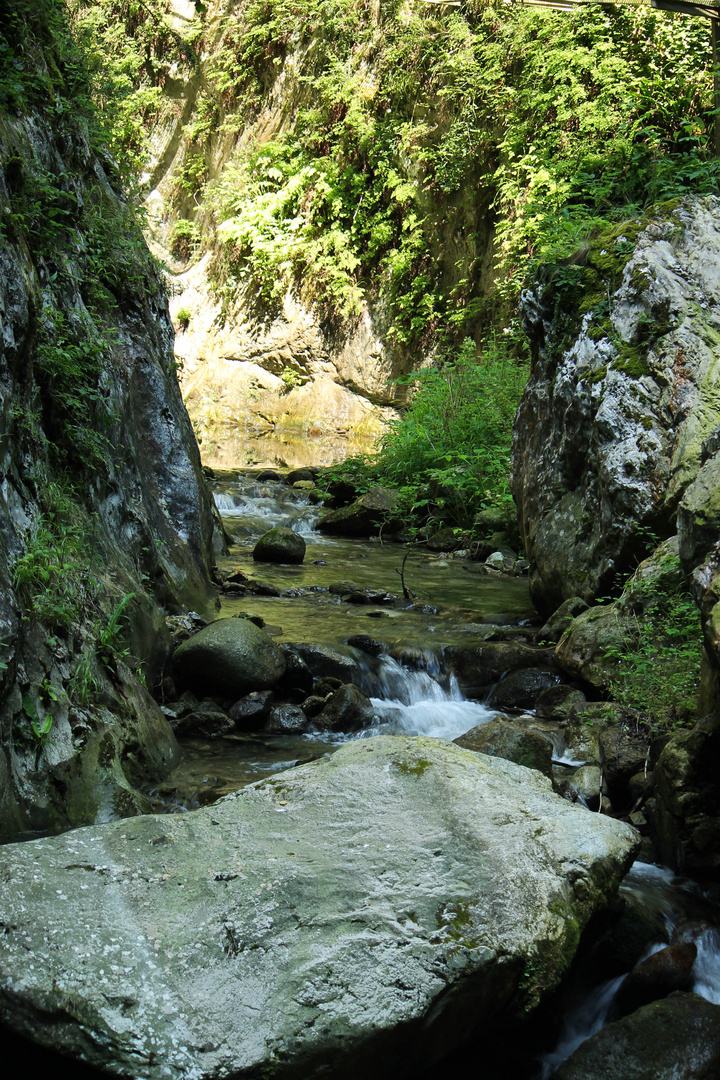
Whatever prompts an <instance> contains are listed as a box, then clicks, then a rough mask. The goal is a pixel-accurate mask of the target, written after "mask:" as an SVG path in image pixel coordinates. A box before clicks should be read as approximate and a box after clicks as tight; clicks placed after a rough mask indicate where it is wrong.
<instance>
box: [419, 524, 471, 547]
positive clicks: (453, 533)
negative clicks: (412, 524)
mask: <svg viewBox="0 0 720 1080" xmlns="http://www.w3.org/2000/svg"><path fill="white" fill-rule="evenodd" d="M467 540H468V534H467V533H463V531H462V529H453V528H450V527H447V528H444V529H439V530H438V531H437V532H436V533H433V534H432V536H431V537H430V538H429V539H428V542H427V548H428V551H457V550H458V549H459V548H462V547H466V546H467Z"/></svg>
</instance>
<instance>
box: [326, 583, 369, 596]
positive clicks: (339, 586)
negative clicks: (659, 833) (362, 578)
mask: <svg viewBox="0 0 720 1080" xmlns="http://www.w3.org/2000/svg"><path fill="white" fill-rule="evenodd" d="M360 591H361V590H360V586H359V585H356V584H355V582H354V581H350V580H349V579H345V580H343V581H333V582H332V583H331V584H330V585H329V586H328V592H331V593H332V594H333V596H347V595H348V594H349V593H356V592H360Z"/></svg>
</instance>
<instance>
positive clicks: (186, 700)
mask: <svg viewBox="0 0 720 1080" xmlns="http://www.w3.org/2000/svg"><path fill="white" fill-rule="evenodd" d="M199 704H200V702H199V700H198V699H197V698H196V697H195V695H194V694H193V693H192V691H191V690H186V691H185V693H184V694H181V696H180V697H179V698H178V700H177V701H168V702H167V704H166V705H161V706H160V711H161V712H162V713H163V715H164V716H166V717H167V718H168V720H169V721H170V723H171V724H172V722H173V720H181V719H182V718H183V716H187V714H188V713H189V712H192V711H193V709H196V708H197V707H198V705H199Z"/></svg>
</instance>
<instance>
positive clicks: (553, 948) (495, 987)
mask: <svg viewBox="0 0 720 1080" xmlns="http://www.w3.org/2000/svg"><path fill="white" fill-rule="evenodd" d="M635 849H636V839H635V834H634V832H633V830H631V829H630V828H629V827H628V826H626V825H624V824H622V823H621V822H618V821H613V820H610V819H607V818H604V817H601V816H600V815H592V814H588V813H587V812H586V811H585V810H583V809H581V808H577V807H573V806H572V805H570V804H569V803H568V802H566V801H564V800H563V799H561V798H559V797H558V796H556V795H554V794H553V793H552V791H551V788H550V783H549V781H548V780H546V779H545V778H544V777H542V776H540V775H539V774H538V773H536V772H531V771H529V770H527V769H523V768H521V767H520V766H517V765H513V764H512V763H510V762H507V761H502V760H500V759H497V758H488V757H486V756H484V755H480V754H473V753H470V752H469V751H466V750H461V749H459V748H458V747H456V746H451V745H448V744H447V743H444V742H442V741H441V740H435V739H426V738H415V739H413V738H401V737H381V738H375V739H367V740H357V741H355V742H352V743H349V744H347V745H345V746H344V747H342V748H341V749H340V750H339V751H337V753H335V754H333V755H332V756H331V757H329V758H325V759H321V760H318V761H316V762H314V763H312V764H310V765H303V766H300V767H298V768H295V769H291V770H289V771H288V772H285V773H283V774H282V775H280V776H276V777H274V778H273V779H272V780H268V781H263V782H261V783H259V784H255V785H252V786H251V787H249V788H245V789H243V790H242V791H240V792H238V793H237V794H236V795H234V796H231V797H228V798H226V799H223V800H222V801H220V802H219V803H217V804H216V805H214V806H211V807H207V808H205V809H202V810H197V811H195V812H193V813H189V814H183V815H180V816H179V817H175V818H168V817H163V816H147V817H142V818H136V819H133V820H130V821H123V822H117V823H112V824H108V825H101V826H93V827H90V828H87V829H83V830H80V831H77V832H73V833H67V834H65V835H63V836H58V837H53V838H49V839H44V840H40V841H33V842H31V843H27V844H22V845H12V846H9V847H5V848H2V849H0V876H1V877H2V880H4V881H7V882H12V888H5V889H4V890H3V892H2V895H1V896H0V920H2V923H3V925H4V926H5V928H6V932H5V933H4V934H3V936H2V938H0V978H1V979H2V986H3V996H2V1018H3V1021H4V1022H5V1023H6V1024H8V1025H10V1026H11V1027H12V1028H14V1029H15V1030H16V1031H18V1032H21V1033H22V1034H25V1035H28V1036H29V1037H30V1038H32V1039H34V1040H36V1041H38V1042H40V1043H43V1044H45V1045H51V1046H53V1047H55V1048H57V1049H59V1050H61V1051H62V1052H63V1053H66V1054H69V1055H71V1056H76V1057H80V1056H82V1058H83V1060H85V1061H86V1062H88V1063H90V1064H91V1065H93V1066H96V1067H99V1068H101V1069H103V1070H106V1071H109V1072H113V1073H116V1074H120V1075H126V1076H127V1075H130V1076H133V1077H143V1078H146V1080H155V1078H157V1080H160V1078H161V1077H165V1076H167V1073H168V1070H170V1071H171V1072H172V1073H173V1074H176V1075H182V1076H193V1077H195V1078H196V1080H206V1078H207V1080H210V1078H220V1077H222V1076H240V1075H247V1076H253V1075H254V1076H260V1075H262V1073H263V1072H265V1073H266V1074H270V1073H272V1072H274V1071H278V1073H279V1071H280V1070H282V1075H283V1076H285V1077H288V1078H298V1080H300V1078H303V1080H309V1078H310V1077H314V1076H317V1077H320V1076H326V1077H336V1076H342V1077H343V1078H347V1080H365V1078H366V1077H367V1076H368V1075H375V1074H376V1073H380V1072H381V1073H382V1075H388V1076H390V1075H393V1076H397V1077H404V1076H410V1075H413V1074H415V1073H417V1072H418V1071H420V1069H421V1068H427V1067H428V1066H431V1065H432V1064H433V1062H434V1061H436V1060H437V1059H438V1058H439V1057H440V1056H442V1054H443V1053H446V1052H447V1051H448V1050H450V1049H452V1048H453V1046H455V1045H458V1044H460V1043H461V1042H463V1041H465V1040H467V1039H468V1038H469V1037H470V1036H471V1035H476V1034H477V1033H478V1032H484V1033H486V1034H488V1033H491V1032H492V1030H493V1026H494V1025H495V1023H496V1021H497V1018H498V1017H499V1016H500V1015H501V1014H502V1015H503V1018H504V1019H511V1018H512V1017H513V1016H519V1015H520V1014H522V1013H523V1012H524V1011H526V1010H527V1009H529V1008H532V1007H533V1006H534V1005H535V1004H536V1003H537V1001H538V1000H539V999H540V998H541V997H542V996H543V995H544V994H545V993H546V992H547V991H548V990H550V989H552V988H553V987H554V986H556V985H557V982H558V980H559V978H560V976H561V975H562V974H563V972H564V971H565V970H566V968H567V966H568V964H569V963H570V961H571V959H572V957H573V954H574V952H575V949H576V947H577V942H578V938H579V934H580V931H581V930H582V928H583V927H584V926H585V924H586V923H587V921H588V919H589V918H590V916H591V915H592V914H593V913H594V912H595V911H597V910H598V908H601V907H602V906H603V905H605V904H607V903H608V902H609V901H610V900H611V898H612V896H613V895H614V893H615V890H616V888H617V884H618V882H619V880H620V878H621V877H622V875H623V873H624V872H625V870H626V869H627V867H628V865H629V863H630V862H631V860H632V858H633V855H634V852H635ZM390 880H391V881H392V885H391V887H389V885H388V882H389V881H390ZM80 884H82V885H83V886H85V888H83V889H80V888H79V887H78V886H79V885H80ZM58 890H60V897H59V894H58ZM718 1011H720V1010H718ZM379 1039H380V1040H381V1047H382V1054H381V1055H380V1057H378V1045H379V1043H378V1040H379Z"/></svg>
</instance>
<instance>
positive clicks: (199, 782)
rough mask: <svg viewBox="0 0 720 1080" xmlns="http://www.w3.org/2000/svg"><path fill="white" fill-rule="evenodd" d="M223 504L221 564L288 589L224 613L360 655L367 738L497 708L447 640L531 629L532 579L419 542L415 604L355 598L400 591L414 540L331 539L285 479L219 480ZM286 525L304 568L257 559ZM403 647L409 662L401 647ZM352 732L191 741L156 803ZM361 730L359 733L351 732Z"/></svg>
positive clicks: (230, 783) (208, 788) (211, 792)
mask: <svg viewBox="0 0 720 1080" xmlns="http://www.w3.org/2000/svg"><path fill="white" fill-rule="evenodd" d="M214 497H215V503H216V506H217V508H218V510H219V511H220V514H221V516H222V519H223V524H224V526H225V529H226V531H227V532H228V534H229V535H230V536H231V537H232V539H233V544H232V545H231V548H230V553H229V555H228V556H227V557H225V558H224V559H223V560H222V562H221V569H222V570H223V571H225V572H227V573H231V572H235V573H237V572H240V573H241V574H242V575H245V576H246V577H247V579H248V584H249V585H250V586H251V587H253V588H254V587H256V586H257V585H258V583H260V585H261V586H265V587H268V591H270V592H275V593H279V594H280V595H262V596H257V595H240V596H237V597H227V596H226V597H224V598H223V600H222V609H221V612H220V615H221V617H229V616H233V615H238V614H241V613H243V614H249V615H257V616H260V617H261V618H262V619H263V620H264V623H265V629H266V630H267V632H268V633H269V634H271V636H273V637H274V638H275V640H276V641H278V642H296V643H297V642H306V643H311V644H323V645H329V646H331V647H332V648H333V649H335V650H336V651H340V652H342V653H344V654H345V655H347V656H349V657H351V658H352V659H353V661H354V662H355V664H356V667H357V670H358V675H357V677H356V680H355V681H356V682H357V683H358V685H359V686H360V688H361V689H362V690H363V691H364V692H365V693H366V694H367V695H368V696H369V697H370V700H371V702H372V705H373V708H374V711H375V721H374V723H373V724H372V726H371V727H369V728H368V729H366V730H365V731H364V732H363V733H362V736H361V737H368V736H371V735H377V734H380V733H384V734H389V733H404V734H411V735H430V736H433V737H435V738H443V739H456V738H457V737H458V736H459V735H462V734H464V733H465V732H466V731H469V730H470V728H472V727H475V726H476V725H477V724H481V723H483V722H484V721H486V720H488V719H489V718H490V717H491V716H492V715H493V714H494V712H495V711H496V710H494V709H487V708H486V707H485V706H484V705H483V704H482V703H480V702H477V701H468V700H466V699H465V698H464V697H463V695H462V693H461V692H460V690H459V688H458V685H457V682H456V681H455V680H454V678H453V677H451V676H449V675H448V674H447V672H446V671H445V668H444V665H443V659H442V656H443V649H444V647H445V646H447V645H452V644H461V643H463V642H468V641H470V640H473V641H476V640H478V639H482V638H483V636H486V635H489V634H491V633H492V632H493V629H494V627H495V626H496V625H497V624H498V623H500V624H502V625H504V626H508V625H511V626H514V627H515V628H517V630H518V632H520V633H521V632H522V627H523V625H527V624H528V622H529V620H530V619H531V618H532V617H533V612H532V608H531V605H530V600H529V595H528V586H527V580H525V579H522V578H518V579H508V578H503V579H498V578H494V577H491V576H489V575H486V574H484V573H482V572H481V570H480V567H479V566H478V565H477V564H474V563H472V562H471V561H470V560H469V559H464V558H460V559H458V558H452V557H450V558H446V557H442V556H437V555H432V554H431V553H428V552H425V551H424V550H423V549H422V548H419V549H417V550H415V549H413V550H412V551H411V552H410V555H409V556H408V559H407V561H406V563H405V582H406V584H407V585H408V587H409V588H410V589H412V591H413V592H414V593H415V594H416V599H415V600H414V601H413V602H407V603H403V602H400V603H399V604H394V603H393V604H388V603H386V602H378V603H374V604H349V603H347V602H346V601H345V600H343V598H342V597H341V596H340V595H337V594H335V593H332V592H330V586H331V585H332V584H333V583H334V582H338V581H341V580H342V581H348V580H350V581H352V582H354V583H355V584H356V585H357V586H358V588H359V589H363V590H364V589H369V590H371V591H372V592H373V593H375V594H377V596H378V597H382V595H383V594H384V593H392V594H394V595H398V594H399V596H400V597H402V583H401V579H400V570H401V569H402V565H403V558H404V556H405V553H406V550H407V549H406V548H405V547H402V546H399V545H397V544H389V543H385V544H382V543H380V542H379V541H375V542H373V541H368V540H362V541H361V540H348V539H343V538H337V537H327V536H324V535H323V534H322V533H319V532H317V531H316V529H315V525H316V523H317V520H318V518H319V516H320V513H321V509H319V508H318V507H317V506H315V505H313V504H312V503H311V502H310V501H309V499H308V497H307V495H305V494H303V493H301V492H299V491H296V490H294V489H293V488H290V487H288V486H287V485H285V484H279V483H277V482H259V481H258V480H257V478H256V475H254V474H253V473H251V472H247V473H231V474H224V475H222V476H221V478H219V479H218V480H216V482H215V491H214ZM277 525H284V526H288V527H290V528H292V529H294V530H295V531H296V532H298V533H300V534H301V535H302V536H303V538H304V539H305V542H306V545H307V551H306V555H305V561H304V562H303V564H302V565H275V564H268V563H261V564H258V563H255V562H253V558H252V551H253V548H254V546H255V542H256V540H257V539H258V537H259V536H261V535H262V533H264V532H266V531H267V530H268V529H270V528H273V527H274V526H277ZM355 634H364V635H368V636H371V637H372V638H373V639H374V640H377V641H378V642H379V643H381V644H382V647H383V648H382V653H381V655H380V656H378V657H371V656H369V655H368V654H367V653H365V652H362V651H360V650H359V649H354V648H353V647H351V646H349V645H348V644H347V641H348V638H350V637H352V636H353V635H355ZM398 649H400V650H401V654H402V659H403V661H404V662H403V663H399V662H398V660H397V659H394V658H393V656H392V655H391V653H393V652H394V651H396V650H398ZM348 737H349V736H347V735H323V736H318V735H276V736H271V735H240V734H237V735H230V736H227V737H225V738H222V739H216V740H214V741H211V742H208V741H207V740H202V739H185V740H183V743H182V761H181V763H180V765H179V766H178V767H177V768H176V769H175V770H174V771H173V773H172V774H171V776H170V777H169V778H168V779H167V780H166V781H165V782H164V783H163V784H161V785H160V786H158V787H156V788H154V789H153V790H152V791H151V792H150V795H151V797H152V798H153V799H154V800H155V809H157V810H173V811H176V810H178V809H183V810H191V809H195V808H196V807H198V806H202V805H205V804H207V803H208V802H211V801H213V800H214V799H217V798H219V797H221V796H222V795H226V794H229V793H230V792H231V791H234V790H236V789H237V788H239V787H241V786H243V785H245V784H248V783H252V782H253V781H255V780H259V779H263V778H264V777H266V776H268V775H270V774H271V773H274V772H277V771H279V770H282V769H287V768H290V767H292V766H293V765H297V764H300V763H302V762H305V761H312V760H313V759H314V758H316V757H319V756H320V755H322V754H326V753H330V752H332V751H333V750H335V749H336V748H337V746H338V744H339V742H341V741H344V740H345V739H347V738H348ZM351 737H353V738H357V737H358V736H357V734H354V735H353V736H351Z"/></svg>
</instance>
